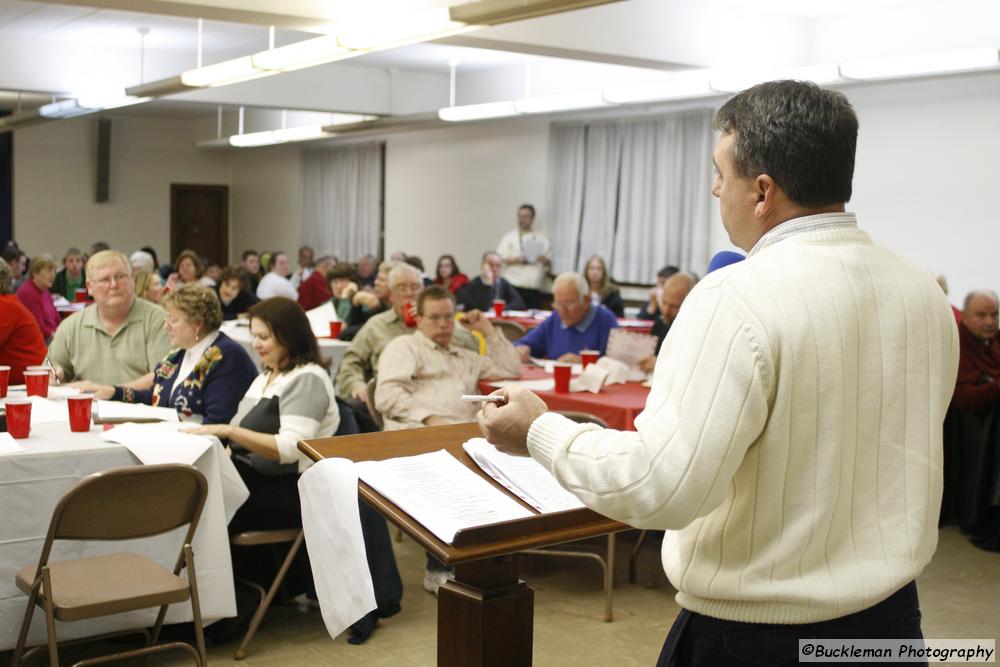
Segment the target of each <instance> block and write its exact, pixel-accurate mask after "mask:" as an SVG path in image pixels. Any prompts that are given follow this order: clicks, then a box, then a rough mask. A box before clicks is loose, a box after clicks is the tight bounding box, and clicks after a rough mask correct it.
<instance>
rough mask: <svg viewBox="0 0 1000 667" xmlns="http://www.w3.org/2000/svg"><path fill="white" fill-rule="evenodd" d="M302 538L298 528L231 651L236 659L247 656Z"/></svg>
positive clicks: (302, 535) (300, 545)
mask: <svg viewBox="0 0 1000 667" xmlns="http://www.w3.org/2000/svg"><path fill="white" fill-rule="evenodd" d="M303 540H305V533H303V532H302V531H301V530H300V531H299V534H298V535H296V536H295V541H294V542H292V546H291V547H289V549H288V555H287V556H285V560H284V561H283V562H282V563H281V568H280V569H279V570H278V574H277V575H275V577H274V581H273V582H272V583H271V587H270V588H269V589H267V595H265V596H264V599H263V600H262V601H261V603H260V604H259V605H258V606H257V611H255V612H254V614H253V618H252V619H251V620H250V627H249V628H247V633H246V635H244V636H243V641H241V642H240V645H239V646H238V647H237V648H236V650H235V651H234V652H233V657H234V658H235V659H236V660H242V659H243V658H245V657H246V656H247V647H248V646H250V642H251V641H253V636H254V635H255V634H257V628H259V627H260V624H261V622H262V621H263V620H264V614H266V613H267V609H268V607H270V606H271V601H272V600H274V596H275V595H276V594H277V592H278V589H279V588H280V587H281V583H282V582H283V581H284V580H285V575H286V574H288V569H289V568H290V567H291V566H292V561H293V560H295V555H296V554H297V553H298V552H299V549H300V548H301V547H302V542H303Z"/></svg>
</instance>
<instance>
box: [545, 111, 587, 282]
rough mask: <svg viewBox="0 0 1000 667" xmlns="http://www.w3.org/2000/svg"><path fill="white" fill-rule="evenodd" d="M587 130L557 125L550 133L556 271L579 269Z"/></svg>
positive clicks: (553, 269)
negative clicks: (577, 264) (578, 251)
mask: <svg viewBox="0 0 1000 667" xmlns="http://www.w3.org/2000/svg"><path fill="white" fill-rule="evenodd" d="M586 138H587V128H586V127H584V126H583V125H554V126H553V127H552V130H551V132H550V133H549V207H548V208H549V229H550V230H551V232H552V271H553V272H555V273H562V272H563V271H572V270H575V269H576V257H577V248H578V246H579V243H580V218H581V216H582V213H583V178H584V171H585V166H584V158H585V155H586V149H585V146H586Z"/></svg>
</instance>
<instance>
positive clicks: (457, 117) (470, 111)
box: [438, 100, 520, 122]
mask: <svg viewBox="0 0 1000 667" xmlns="http://www.w3.org/2000/svg"><path fill="white" fill-rule="evenodd" d="M519 113H520V112H519V111H518V110H517V109H515V108H514V102H512V101H510V100H507V101H504V102H487V103H486V104H467V105H465V106H460V107H445V108H443V109H438V118H440V119H441V120H447V121H450V122H459V121H463V120H482V119H484V118H503V117H504V116H516V115H518V114H519Z"/></svg>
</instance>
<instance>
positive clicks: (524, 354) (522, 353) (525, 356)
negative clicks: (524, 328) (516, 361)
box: [514, 345, 531, 364]
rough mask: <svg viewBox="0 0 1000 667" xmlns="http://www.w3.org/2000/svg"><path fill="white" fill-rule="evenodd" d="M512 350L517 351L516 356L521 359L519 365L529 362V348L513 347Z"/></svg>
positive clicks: (525, 346) (524, 346)
mask: <svg viewBox="0 0 1000 667" xmlns="http://www.w3.org/2000/svg"><path fill="white" fill-rule="evenodd" d="M514 349H515V350H517V356H519V357H521V363H522V364H526V363H528V362H529V361H531V348H530V347H528V346H527V345H515V346H514Z"/></svg>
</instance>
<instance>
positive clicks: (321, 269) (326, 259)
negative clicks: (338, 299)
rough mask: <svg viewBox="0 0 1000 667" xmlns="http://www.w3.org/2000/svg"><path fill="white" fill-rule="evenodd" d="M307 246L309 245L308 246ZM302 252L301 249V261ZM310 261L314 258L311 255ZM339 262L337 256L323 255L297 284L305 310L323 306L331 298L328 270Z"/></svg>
mask: <svg viewBox="0 0 1000 667" xmlns="http://www.w3.org/2000/svg"><path fill="white" fill-rule="evenodd" d="M306 247H307V248H308V247H309V246H306ZM301 255H302V252H301V251H299V259H300V261H301ZM309 261H310V263H312V258H311V257H310V260H309ZM336 263H337V258H336V257H334V256H332V255H323V256H322V257H320V258H319V259H317V260H316V262H315V264H314V265H313V266H312V267H311V268H310V269H309V275H308V276H307V277H306V278H305V279H303V280H302V281H301V283H300V284H299V285H297V287H298V290H299V299H298V301H299V305H300V306H302V309H303V310H312V309H313V308H316V307H317V306H322V305H323V304H324V303H326V302H327V301H329V300H330V297H331V296H332V295H331V294H330V285H329V283H327V281H326V272H327V271H329V270H330V269H331V268H333V265H334V264H336Z"/></svg>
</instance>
